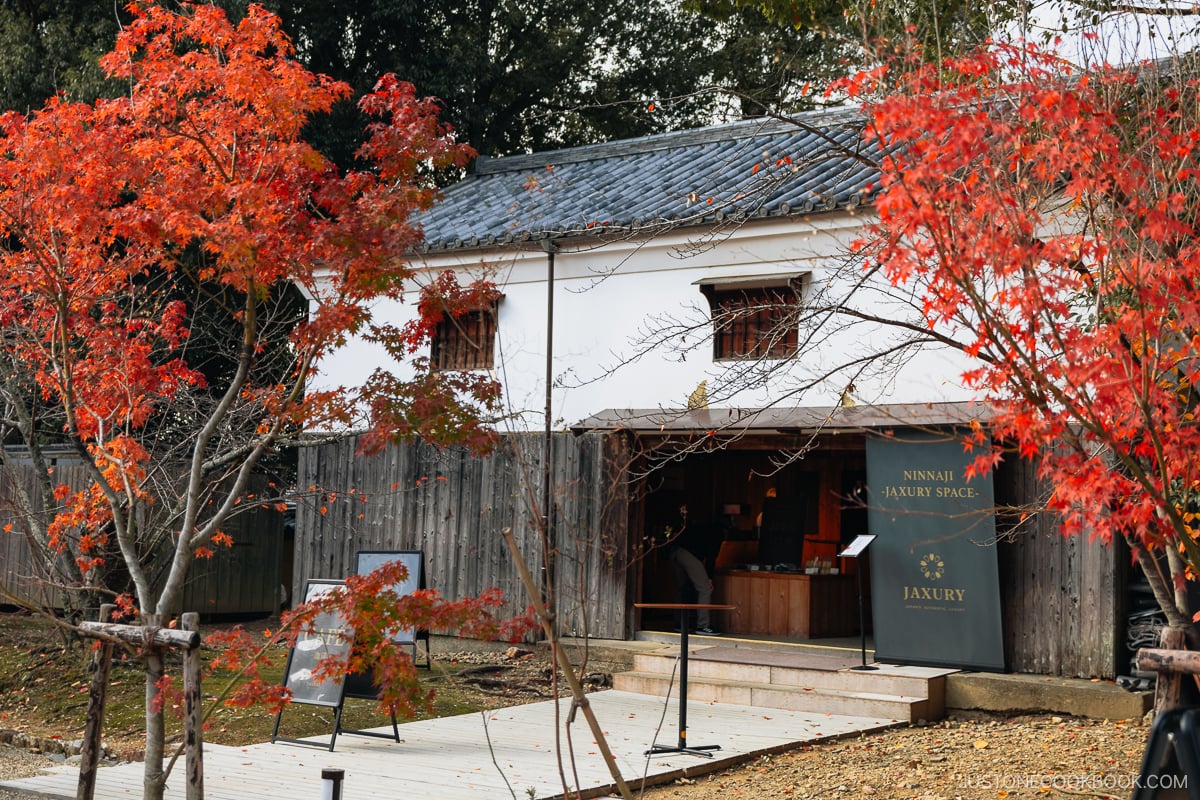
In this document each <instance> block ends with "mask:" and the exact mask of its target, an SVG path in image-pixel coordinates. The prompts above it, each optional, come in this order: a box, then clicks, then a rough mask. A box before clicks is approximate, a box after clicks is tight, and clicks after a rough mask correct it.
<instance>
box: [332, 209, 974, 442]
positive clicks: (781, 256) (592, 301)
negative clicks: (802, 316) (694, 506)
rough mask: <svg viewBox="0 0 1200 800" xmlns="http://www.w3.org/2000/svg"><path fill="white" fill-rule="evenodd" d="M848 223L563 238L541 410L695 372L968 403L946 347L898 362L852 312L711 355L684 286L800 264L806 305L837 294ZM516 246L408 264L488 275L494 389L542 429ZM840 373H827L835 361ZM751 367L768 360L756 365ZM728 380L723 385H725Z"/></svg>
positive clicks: (735, 393) (542, 262)
mask: <svg viewBox="0 0 1200 800" xmlns="http://www.w3.org/2000/svg"><path fill="white" fill-rule="evenodd" d="M860 224H861V219H860V218H859V217H856V216H854V215H852V214H849V213H846V212H837V213H830V214H823V215H817V216H814V217H812V218H809V219H799V218H792V219H786V220H771V221H763V222H756V223H753V224H748V225H745V226H742V227H740V228H738V229H736V230H729V231H723V232H720V231H712V232H701V231H696V230H689V231H685V232H678V231H677V232H673V233H670V234H663V235H660V236H657V237H655V238H652V239H649V240H642V241H610V242H607V243H604V244H601V245H596V244H595V243H589V244H586V245H583V246H580V245H579V244H575V245H572V244H570V243H564V244H562V249H560V250H559V251H558V252H557V253H556V255H555V290H554V347H553V351H554V352H553V373H554V375H555V382H556V386H555V390H554V395H553V396H554V401H553V418H554V423H555V425H556V426H567V425H570V424H572V423H574V422H576V421H578V420H580V419H583V418H585V417H587V416H589V415H590V414H593V413H595V412H598V411H601V410H603V409H607V408H681V407H683V406H684V405H685V403H686V400H687V398H688V395H689V394H690V393H691V392H692V391H693V390H694V389H695V388H696V386H697V384H699V382H700V381H701V380H707V381H708V386H709V395H710V403H711V404H712V405H714V406H716V405H720V406H731V407H744V408H750V407H761V406H765V405H771V404H781V405H787V406H828V405H831V404H833V403H836V402H837V401H838V399H839V397H840V396H841V393H842V391H843V390H844V389H845V388H846V386H847V385H848V384H849V383H853V385H854V392H853V395H854V397H855V398H856V400H857V401H858V402H860V403H875V404H878V403H910V402H939V401H949V400H964V399H968V397H969V394H968V393H967V392H966V391H965V390H964V389H963V388H962V386H961V385H960V382H959V380H958V378H959V376H960V375H961V374H962V372H963V369H964V368H965V366H966V363H965V361H964V360H963V359H962V358H961V356H956V355H955V354H954V353H953V352H952V351H949V350H946V349H941V350H937V349H929V350H923V351H921V352H918V353H915V354H914V353H910V354H908V356H907V357H906V358H905V359H904V360H903V361H899V362H898V361H897V360H896V358H895V356H891V357H889V358H886V359H879V358H871V356H873V355H875V354H879V353H884V352H886V351H888V350H889V348H891V347H892V345H894V344H895V342H897V341H898V339H899V337H900V335H901V334H899V333H898V332H897V331H896V330H894V329H888V328H886V327H885V326H881V325H878V324H874V323H866V322H862V321H858V320H855V319H853V318H851V317H846V316H841V315H839V316H836V317H829V316H828V315H823V316H822V318H821V320H820V322H821V325H820V331H819V333H818V335H817V336H815V337H812V338H806V337H808V331H807V330H806V326H805V325H803V324H802V331H801V352H800V355H799V357H798V358H796V359H795V360H794V361H790V362H768V363H766V364H764V365H759V368H758V369H756V370H754V372H753V374H750V375H744V376H739V374H738V372H736V371H737V370H743V369H745V367H746V365H745V364H743V363H740V362H718V363H714V362H713V359H712V345H711V339H710V338H708V336H709V335H710V334H711V328H710V327H708V326H705V325H704V324H703V323H704V320H706V319H707V317H708V303H707V301H706V300H705V298H704V296H703V295H702V294H701V293H700V290H699V287H698V286H697V285H696V282H697V281H699V280H702V279H710V278H714V277H722V276H739V275H764V274H774V273H783V274H787V273H796V272H808V273H811V277H810V279H809V284H808V288H807V290H806V293H805V297H806V301H813V302H814V303H817V302H823V299H824V298H825V297H826V296H827V294H826V293H830V294H832V295H839V294H840V293H845V291H846V287H847V286H848V285H849V284H850V282H851V281H857V280H858V279H859V277H860V274H861V272H860V270H859V268H858V267H857V266H853V265H848V264H847V252H848V250H847V248H848V245H849V243H850V242H851V241H852V240H853V239H854V238H855V236H857V235H858V231H859V229H860ZM524 247H526V248H528V249H526V250H523V251H507V252H506V251H503V250H496V249H493V250H478V251H456V252H454V253H450V254H447V253H441V254H431V255H429V256H426V257H425V258H423V259H420V260H418V261H417V262H415V263H416V264H417V265H418V266H420V268H421V269H422V270H423V271H427V274H428V272H434V273H436V272H440V271H441V270H444V269H447V268H451V269H455V270H458V271H460V272H461V273H463V281H464V282H465V281H466V280H467V279H468V276H485V275H487V276H490V277H491V279H492V280H494V281H495V282H496V283H497V284H498V285H499V286H500V287H501V288H502V291H503V292H504V299H503V300H502V301H501V302H500V306H499V318H498V328H499V338H498V342H497V361H498V366H497V369H496V372H495V374H496V376H497V377H498V378H499V379H500V380H501V381H502V383H503V384H504V386H505V390H506V394H507V406H508V409H509V410H510V412H512V414H513V422H512V423H510V424H511V426H512V427H514V428H529V429H540V428H541V427H542V425H543V408H544V403H545V399H544V385H545V384H544V375H545V368H546V365H545V353H546V319H547V294H546V275H547V255H546V253H545V252H544V251H543V250H541V249H538V248H537V246H536V245H535V244H528V243H527V244H525V245H524ZM902 295H903V293H902V292H901V293H897V292H896V291H895V290H893V289H892V288H891V287H889V286H886V285H881V286H876V287H875V288H874V289H872V290H870V291H867V290H857V291H856V292H855V293H854V295H853V298H852V299H853V303H854V304H855V305H859V306H861V307H862V308H865V309H868V310H870V311H872V312H873V313H876V314H884V315H890V316H894V317H901V316H907V317H909V318H911V317H913V312H912V309H911V307H906V306H905V304H904V302H903V298H902ZM414 311H415V309H414V306H413V305H412V304H411V303H406V304H392V305H387V306H380V307H378V308H377V309H376V314H377V316H378V317H379V318H380V319H386V320H388V321H390V322H393V323H396V324H401V323H403V322H404V321H405V320H407V319H408V318H409V317H410V315H412V314H413V313H414ZM672 320H673V321H674V322H675V323H686V322H692V323H697V324H698V325H699V327H698V329H696V330H694V331H692V332H691V333H690V334H688V335H686V336H670V337H666V339H667V341H664V342H661V343H660V346H656V347H653V348H649V347H648V346H647V344H646V342H645V341H644V340H645V339H646V338H663V337H662V333H663V332H664V331H666V330H671V328H670V325H669V323H670V321H672ZM850 362H855V363H853V365H852V367H851V368H850V369H840V370H839V369H837V368H838V367H839V366H844V365H846V364H847V363H850ZM385 364H386V356H385V355H384V354H383V353H382V352H379V351H373V350H371V349H370V348H369V347H366V346H365V345H364V344H363V343H361V342H353V343H351V344H350V345H348V346H347V348H346V349H345V350H344V352H342V353H338V354H335V355H334V357H333V358H330V359H327V360H326V362H325V363H324V364H323V365H322V378H321V383H322V384H323V385H338V384H344V385H354V384H355V383H356V382H358V381H361V380H362V379H363V377H365V376H366V375H367V374H369V373H370V371H371V370H372V369H373V368H374V367H375V366H379V365H385ZM763 367H769V368H770V369H769V374H765V373H766V370H763V369H762V368H763ZM726 390H728V392H727V391H726Z"/></svg>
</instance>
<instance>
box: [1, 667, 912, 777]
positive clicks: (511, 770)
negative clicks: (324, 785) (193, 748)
mask: <svg viewBox="0 0 1200 800" xmlns="http://www.w3.org/2000/svg"><path fill="white" fill-rule="evenodd" d="M589 700H590V703H591V705H592V708H593V710H594V712H595V714H596V717H597V719H598V720H599V721H600V724H601V727H602V729H603V730H604V731H605V735H606V737H607V739H608V743H609V747H610V748H611V750H612V751H613V754H614V757H615V758H616V760H617V762H618V765H619V766H620V768H621V771H622V775H623V776H624V778H625V780H626V781H629V782H630V783H631V784H632V783H633V782H634V781H636V780H639V779H640V776H641V775H642V773H643V771H645V772H646V773H647V774H648V776H649V780H650V781H651V782H654V783H657V782H662V781H664V780H670V779H672V778H674V777H677V776H679V775H682V774H684V770H686V773H687V775H689V776H691V777H694V776H696V775H697V774H702V773H703V772H707V771H711V770H714V769H720V768H722V767H723V766H728V765H730V764H732V763H735V762H737V761H741V760H745V759H746V758H747V757H752V756H753V755H754V754H756V753H760V752H764V751H774V750H779V749H782V748H786V747H789V746H792V745H795V744H799V743H801V742H805V741H813V740H815V739H820V738H825V737H828V736H839V735H846V734H851V733H857V732H859V731H863V730H872V729H877V728H882V727H887V726H889V725H891V724H894V723H893V722H892V721H891V720H886V719H872V718H865V717H846V716H839V715H827V714H820V713H816V714H814V713H801V712H788V711H776V710H768V709H762V708H751V707H748V706H734V705H725V704H720V705H718V704H709V703H703V702H689V703H688V741H689V742H692V743H693V744H717V745H720V746H721V748H722V749H721V750H719V751H716V753H714V756H715V757H714V758H712V759H705V758H698V757H696V756H689V755H678V754H658V755H655V756H653V757H652V758H649V759H647V757H646V756H645V751H646V750H647V749H648V748H649V747H650V745H651V744H652V743H653V742H655V741H657V743H658V744H665V745H671V744H674V743H675V741H676V740H677V737H678V731H677V727H676V723H677V720H678V708H679V707H678V704H677V702H676V701H675V700H670V701H669V702H667V705H666V707H665V709H664V705H663V703H664V700H663V699H662V698H656V697H648V696H645V695H639V694H631V693H627V692H618V691H605V692H596V693H593V694H591V695H589ZM552 706H553V703H552V701H546V702H542V703H534V704H531V705H524V706H515V707H511V708H504V709H499V710H496V711H492V712H489V713H488V715H487V731H486V733H485V730H484V724H483V723H484V721H483V719H482V717H481V715H479V714H464V715H461V716H458V717H447V718H443V719H437V720H423V721H420V722H409V723H405V724H402V725H401V726H400V738H401V740H402V741H401V742H394V741H390V740H387V739H376V738H370V737H362V736H354V735H346V734H343V735H341V736H339V737H338V740H337V749H336V750H335V751H334V752H332V753H331V752H328V751H327V750H325V749H321V748H316V747H306V746H303V745H295V744H286V743H278V744H270V743H264V744H255V745H250V746H247V747H221V746H213V745H210V746H208V747H206V748H205V752H204V782H205V789H206V792H205V794H206V796H207V797H208V798H210V799H211V800H245V798H248V797H266V796H277V795H280V794H285V795H287V796H288V797H292V798H297V799H299V798H309V797H319V796H320V794H321V780H320V778H321V770H322V769H325V768H338V769H343V770H345V772H346V781H345V784H344V785H343V798H344V800H368V798H374V797H380V796H400V795H403V796H404V797H406V798H412V799H415V800H420V798H431V799H432V798H437V800H459V798H462V800H475V798H479V797H508V796H512V794H516V796H517V797H526V796H533V797H537V798H552V797H559V796H561V794H562V787H561V785H560V784H559V778H558V774H559V773H558V767H557V764H556V762H555V757H554V744H555V742H554V738H555V737H554V709H553V707H552ZM568 710H569V704H568V703H565V702H564V703H563V704H562V706H560V719H561V720H562V721H565V720H566V717H567V712H568ZM660 721H661V729H660V730H657V731H656V729H657V728H658V727H659V724H660ZM377 730H381V731H383V730H390V728H386V729H383V728H381V729H377ZM568 733H569V735H570V737H571V740H572V742H573V743H574V749H575V753H576V756H577V764H576V770H577V771H578V775H579V779H580V781H581V782H582V783H583V784H584V785H585V788H586V789H595V788H596V787H603V786H609V785H611V783H612V778H611V776H610V775H609V772H608V769H607V768H606V766H605V764H604V761H603V759H602V758H601V757H600V755H599V753H598V752H597V748H596V747H595V743H594V742H593V740H592V735H591V731H590V730H589V729H588V727H587V725H586V723H585V722H584V721H583V719H582V717H580V718H578V719H576V721H575V723H574V724H573V725H572V726H571V727H570V729H569V731H568ZM489 739H490V746H489ZM314 741H325V742H327V741H328V737H314ZM564 741H565V739H564ZM493 760H494V761H495V762H496V763H498V764H499V765H500V769H499V770H498V769H497V768H496V765H495V764H494V763H493ZM568 774H569V775H570V774H571V771H570V770H568ZM77 780H78V772H77V770H76V768H73V767H56V768H55V769H54V770H51V771H49V772H46V773H43V774H42V775H39V776H36V777H33V778H26V779H23V780H16V781H7V782H4V783H0V786H2V787H4V788H6V789H14V790H16V791H22V792H28V793H31V794H35V795H38V796H42V797H48V798H62V799H63V800H69V799H70V798H73V797H74V796H75V788H76V783H77ZM141 788H142V766H141V764H125V765H120V766H114V767H107V768H105V769H102V770H100V773H99V776H98V780H97V786H96V800H127V799H128V798H131V797H132V798H136V797H140V796H141ZM530 792H532V794H530ZM166 797H167V798H168V800H182V799H183V797H184V781H183V775H182V770H180V772H178V773H177V774H176V775H175V776H174V777H173V779H172V780H171V782H170V785H169V786H168V788H167V793H166Z"/></svg>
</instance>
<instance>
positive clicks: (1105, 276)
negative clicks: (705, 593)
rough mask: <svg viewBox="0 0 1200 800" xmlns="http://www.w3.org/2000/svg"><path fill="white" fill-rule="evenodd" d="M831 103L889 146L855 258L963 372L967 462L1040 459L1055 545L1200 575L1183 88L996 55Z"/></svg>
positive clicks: (860, 80)
mask: <svg viewBox="0 0 1200 800" xmlns="http://www.w3.org/2000/svg"><path fill="white" fill-rule="evenodd" d="M839 88H840V90H841V91H844V92H847V93H849V94H851V95H852V96H856V97H860V98H864V100H865V111H866V115H867V126H866V131H867V136H868V138H870V139H873V140H874V141H875V142H877V143H878V145H879V147H880V148H881V149H882V151H883V152H884V153H885V156H884V158H883V159H882V161H881V163H880V167H881V172H882V178H881V185H882V189H881V191H880V194H879V195H878V198H877V201H876V207H877V209H878V212H879V220H878V222H877V223H876V224H875V225H873V226H871V227H870V228H869V230H868V232H867V234H866V235H865V236H863V237H862V238H861V239H860V241H859V242H858V243H857V244H856V245H855V247H856V249H857V252H858V253H859V254H860V255H861V256H862V257H863V259H864V261H865V263H866V265H867V267H868V269H872V270H878V271H880V272H881V273H882V274H883V275H885V276H886V277H887V279H889V280H890V281H891V282H892V283H893V284H896V285H900V284H903V285H904V286H906V287H910V288H911V289H912V290H913V291H914V303H915V306H916V307H917V308H918V309H919V310H920V312H921V313H922V315H923V316H924V323H925V325H926V327H927V328H928V330H929V331H931V332H933V333H934V334H935V335H936V336H938V337H942V338H944V340H945V341H947V342H951V343H953V344H954V345H955V346H957V347H959V348H961V349H962V350H963V351H964V352H965V353H967V354H968V355H970V356H972V357H973V358H974V359H975V365H976V366H975V367H974V368H972V369H970V370H969V371H968V372H967V373H966V374H965V376H964V378H965V381H966V382H967V384H968V385H970V386H971V387H973V388H975V389H976V390H978V391H979V392H980V393H981V394H982V395H983V396H985V397H986V398H987V399H988V400H989V401H990V403H991V404H992V405H993V407H994V413H995V418H994V422H993V424H992V427H991V430H990V431H988V432H984V431H982V430H980V431H977V432H976V440H975V444H976V447H977V448H979V453H980V455H979V459H978V461H977V464H976V469H977V470H978V471H980V472H986V471H987V470H989V469H991V468H992V467H993V466H995V465H996V464H997V463H998V462H999V460H1000V458H1001V457H1002V452H1001V448H1012V450H1013V451H1015V452H1016V453H1017V454H1019V455H1020V456H1023V457H1033V456H1037V457H1038V458H1039V464H1040V467H1041V471H1042V476H1043V478H1045V479H1046V480H1047V482H1048V483H1049V484H1050V485H1052V486H1053V487H1054V493H1053V495H1052V496H1051V498H1050V507H1051V509H1052V510H1054V511H1057V512H1059V514H1061V516H1062V519H1063V520H1064V523H1065V526H1064V530H1065V531H1066V532H1085V533H1087V534H1089V535H1094V536H1099V537H1101V538H1103V539H1105V540H1108V539H1110V538H1112V537H1114V536H1116V537H1118V538H1119V537H1121V536H1125V537H1126V538H1128V539H1129V540H1130V541H1131V542H1133V543H1135V544H1136V545H1137V546H1140V547H1144V548H1148V549H1150V550H1160V549H1168V550H1172V551H1175V552H1179V553H1181V554H1182V555H1183V556H1184V558H1185V559H1186V560H1188V561H1189V562H1190V563H1191V564H1192V565H1193V567H1196V566H1200V548H1198V547H1197V545H1196V543H1195V541H1194V539H1195V531H1194V529H1193V527H1192V518H1193V517H1194V514H1195V512H1197V511H1200V506H1198V503H1200V426H1198V425H1197V420H1196V406H1197V399H1198V395H1197V392H1196V389H1195V387H1196V385H1197V381H1198V380H1200V283H1198V282H1197V280H1196V276H1197V275H1200V246H1198V244H1197V243H1198V242H1200V236H1198V234H1200V230H1198V229H1197V226H1198V225H1200V191H1198V190H1197V177H1198V175H1200V173H1198V171H1197V170H1198V167H1200V114H1197V112H1196V109H1197V102H1196V101H1197V97H1198V96H1200V85H1198V83H1197V81H1196V79H1195V78H1194V77H1191V76H1189V75H1186V74H1184V73H1183V71H1175V72H1155V71H1153V70H1152V69H1146V70H1143V69H1142V68H1126V69H1096V70H1093V71H1090V72H1086V73H1080V72H1078V71H1076V70H1074V69H1073V68H1072V67H1070V66H1069V65H1067V64H1065V63H1064V62H1062V61H1060V60H1059V59H1058V58H1057V57H1055V56H1054V55H1053V54H1049V53H1044V52H1041V51H1039V50H1037V49H1036V48H1034V47H1032V46H1000V45H996V46H992V47H989V48H987V49H984V50H981V51H978V52H975V53H971V54H968V55H966V56H963V57H961V58H956V59H951V60H948V61H945V62H942V63H940V64H937V65H925V66H920V65H918V66H914V67H913V68H912V69H911V70H910V71H909V72H907V73H905V74H903V75H900V76H894V75H890V74H887V73H885V72H884V71H882V70H880V71H875V72H873V73H864V74H863V75H860V76H857V77H856V78H854V79H852V80H850V81H846V82H845V83H843V84H842V85H841V86H840V87H839ZM989 433H990V434H994V436H995V440H994V441H995V443H994V444H989V440H988V438H987V436H988V434H989Z"/></svg>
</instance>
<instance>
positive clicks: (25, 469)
mask: <svg viewBox="0 0 1200 800" xmlns="http://www.w3.org/2000/svg"><path fill="white" fill-rule="evenodd" d="M54 470H55V472H54V480H55V483H65V484H67V485H68V486H75V487H79V486H83V485H85V484H86V483H87V482H88V480H89V478H88V475H87V473H86V471H85V469H84V468H83V467H82V466H80V465H78V464H69V463H68V464H61V463H60V464H58V465H56V466H55V467H54ZM36 479H37V476H36V474H35V472H34V468H33V467H32V466H31V465H21V464H16V465H10V466H7V467H5V468H4V469H3V470H0V587H2V588H3V592H2V593H0V594H2V595H3V596H0V605H6V604H12V603H20V604H25V605H32V606H36V607H44V608H58V607H61V599H60V598H59V596H58V595H57V593H56V591H55V589H54V587H55V586H56V585H58V584H60V583H62V581H63V580H65V576H64V575H56V574H53V572H52V571H48V570H52V569H53V567H52V566H51V567H47V562H46V561H44V560H43V559H35V558H34V554H35V553H36V552H37V549H36V545H35V544H34V543H33V542H32V540H31V537H30V535H29V530H30V527H29V525H28V524H26V520H25V517H26V516H27V515H28V514H30V513H32V514H37V515H42V516H44V517H47V518H48V517H49V516H52V515H53V513H54V509H50V510H49V512H47V510H46V509H44V508H42V507H41V505H40V502H39V500H38V498H39V497H40V495H39V493H38V492H37V491H35V484H36ZM265 486H266V479H265V478H256V479H253V481H252V489H251V490H252V491H255V492H261V491H262V490H263V489H264V488H265ZM18 487H21V489H23V491H21V490H19V489H18ZM25 498H28V500H29V502H31V503H33V508H32V509H30V508H29V507H28V505H27V503H26V499H25ZM9 526H11V527H9ZM224 529H225V532H226V533H227V534H229V536H230V537H231V538H232V539H233V542H234V544H233V546H232V547H229V548H225V547H214V548H213V557H212V558H211V559H203V558H202V559H196V560H195V561H194V562H193V563H192V566H191V570H190V574H189V576H188V581H187V583H186V585H185V588H184V593H183V597H182V599H181V602H180V608H179V609H178V611H196V612H199V613H200V614H202V615H205V616H212V615H260V614H261V615H265V614H271V613H274V612H276V611H278V610H279V606H280V599H281V598H280V594H281V591H280V588H281V587H280V561H281V558H282V555H283V514H282V513H281V512H279V511H277V510H275V509H274V508H258V509H254V510H248V511H246V512H244V513H239V514H237V515H235V516H234V517H232V518H231V519H230V520H229V521H228V523H227V524H226V525H225V528H224ZM168 555H169V554H168ZM9 594H11V595H12V596H8V595H9Z"/></svg>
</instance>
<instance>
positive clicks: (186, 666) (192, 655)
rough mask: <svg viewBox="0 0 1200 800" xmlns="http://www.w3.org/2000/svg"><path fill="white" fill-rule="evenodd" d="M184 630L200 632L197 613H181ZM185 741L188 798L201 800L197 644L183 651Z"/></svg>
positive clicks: (201, 730)
mask: <svg viewBox="0 0 1200 800" xmlns="http://www.w3.org/2000/svg"><path fill="white" fill-rule="evenodd" d="M183 629H184V630H185V631H189V632H192V633H195V634H197V636H199V633H200V615H199V614H197V613H196V612H194V611H189V612H187V613H186V614H184V615H183ZM183 699H184V720H183V735H184V744H185V746H186V747H187V757H186V762H185V765H186V769H187V800H204V721H203V716H204V715H203V713H202V712H201V705H202V704H203V700H204V698H203V697H202V696H201V694H200V645H199V643H198V642H197V643H196V644H195V645H193V646H191V647H189V648H187V649H186V650H184V652H183Z"/></svg>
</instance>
